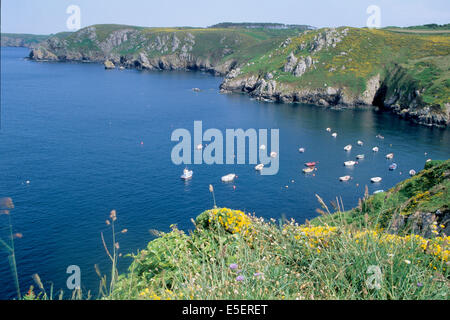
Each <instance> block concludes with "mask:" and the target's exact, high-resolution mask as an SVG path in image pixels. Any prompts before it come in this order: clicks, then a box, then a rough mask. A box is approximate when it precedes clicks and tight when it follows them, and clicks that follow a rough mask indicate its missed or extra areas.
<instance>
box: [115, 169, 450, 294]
mask: <svg viewBox="0 0 450 320" xmlns="http://www.w3.org/2000/svg"><path fill="white" fill-rule="evenodd" d="M449 180H450V160H449V161H446V162H433V163H430V164H428V166H427V168H426V169H424V170H423V171H422V172H420V173H419V174H418V175H417V176H415V177H412V178H411V179H408V180H406V181H404V182H402V183H400V184H399V185H397V186H396V187H395V188H393V189H391V190H389V191H388V192H387V193H383V194H377V195H376V196H371V197H369V196H368V195H366V196H365V197H364V198H363V199H361V202H360V206H359V207H358V208H355V209H353V210H351V211H348V212H341V211H340V210H339V208H340V207H341V206H340V205H339V200H337V202H336V204H335V206H336V208H337V212H335V213H333V214H330V210H329V209H328V207H327V206H326V204H325V203H323V201H322V200H321V199H320V198H319V200H320V202H321V204H322V209H320V210H319V211H320V212H321V213H322V216H321V217H318V218H316V219H314V220H313V221H311V222H307V223H306V224H304V225H299V224H297V223H296V222H295V221H293V220H290V221H278V222H277V221H275V220H273V219H271V220H270V221H265V220H264V219H262V218H258V217H255V216H250V215H247V214H245V213H243V212H241V211H239V210H231V209H228V208H215V209H211V210H207V211H205V212H203V213H202V214H200V215H199V216H198V217H197V219H196V220H195V221H194V224H195V230H194V231H193V232H191V233H190V234H186V233H184V232H183V231H181V230H178V229H177V227H176V226H172V231H171V232H169V233H160V234H159V237H158V238H157V239H155V240H153V241H151V242H150V243H149V244H148V247H147V248H146V249H145V250H142V251H140V252H138V253H137V254H136V255H133V262H132V264H131V266H130V267H129V272H128V274H125V275H121V276H120V277H119V279H118V281H117V282H116V283H115V284H114V290H113V291H112V292H111V294H110V295H109V296H108V297H107V298H110V299H152V300H159V299H448V297H449V293H450V292H449V276H450V273H449V270H448V264H449V262H448V256H449V253H450V251H449V241H450V237H448V236H447V235H446V234H445V232H444V230H445V228H446V227H447V225H448V221H442V220H439V219H437V220H434V221H433V222H431V223H430V228H431V229H432V231H433V232H432V233H431V235H430V236H429V237H425V236H424V232H426V230H425V229H422V230H418V231H419V232H418V233H415V234H414V233H410V232H408V229H407V228H403V229H402V230H400V231H399V232H392V230H391V229H390V228H391V224H392V222H393V221H394V219H392V218H394V217H395V214H401V215H406V216H407V215H409V214H410V212H411V211H414V210H416V211H417V212H421V211H424V212H434V211H433V210H442V211H441V212H444V213H446V214H448V205H449V203H450V201H449V193H448V184H449ZM424 193H426V194H427V196H423V194H424ZM408 199H409V200H408ZM412 205H414V206H416V207H415V209H414V210H413V209H412V207H411V206H412ZM389 217H390V218H391V219H389ZM447 219H448V215H447ZM397 231H398V230H397Z"/></svg>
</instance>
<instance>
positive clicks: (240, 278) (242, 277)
mask: <svg viewBox="0 0 450 320" xmlns="http://www.w3.org/2000/svg"><path fill="white" fill-rule="evenodd" d="M244 279H245V278H244V276H237V277H236V281H244Z"/></svg>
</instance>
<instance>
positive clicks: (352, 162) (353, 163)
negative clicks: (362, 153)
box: [344, 161, 358, 167]
mask: <svg viewBox="0 0 450 320" xmlns="http://www.w3.org/2000/svg"><path fill="white" fill-rule="evenodd" d="M357 163H358V162H357V161H345V162H344V166H346V167H352V166H354V165H355V164H357Z"/></svg>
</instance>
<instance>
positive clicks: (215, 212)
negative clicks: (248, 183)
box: [208, 208, 251, 235]
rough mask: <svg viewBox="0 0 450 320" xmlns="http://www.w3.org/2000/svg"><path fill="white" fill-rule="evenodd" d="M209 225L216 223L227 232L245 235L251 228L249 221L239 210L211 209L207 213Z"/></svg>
mask: <svg viewBox="0 0 450 320" xmlns="http://www.w3.org/2000/svg"><path fill="white" fill-rule="evenodd" d="M208 221H209V223H212V222H214V221H215V222H218V223H219V224H220V225H221V226H222V227H224V228H225V230H227V231H228V232H231V233H233V234H235V233H240V234H243V235H247V234H248V233H249V230H250V227H251V219H250V218H249V217H248V216H247V215H246V214H245V213H244V212H242V211H240V210H231V209H228V208H220V209H212V210H210V211H209V220H208Z"/></svg>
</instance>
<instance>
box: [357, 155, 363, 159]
mask: <svg viewBox="0 0 450 320" xmlns="http://www.w3.org/2000/svg"><path fill="white" fill-rule="evenodd" d="M356 159H364V155H363V154H358V155H357V156H356Z"/></svg>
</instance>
